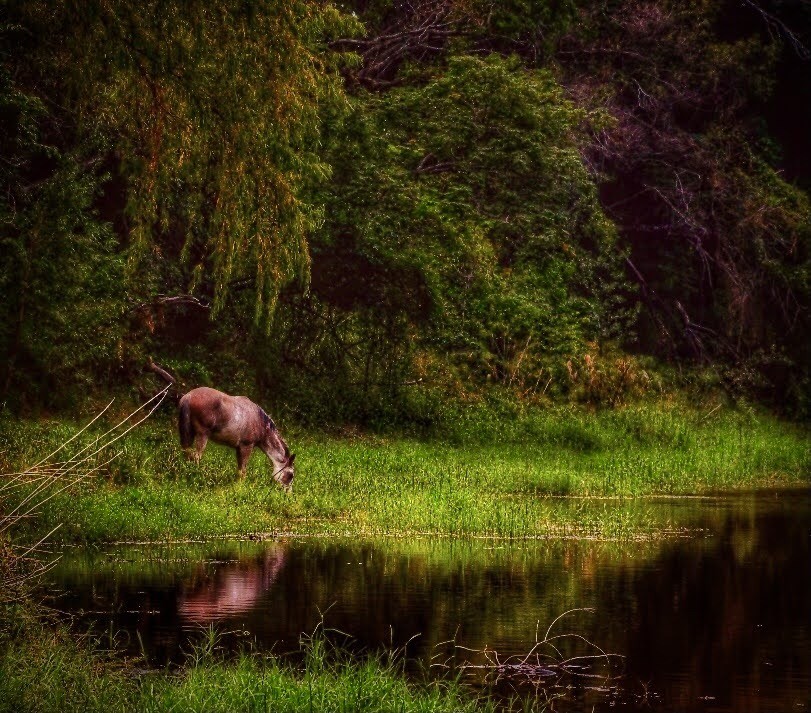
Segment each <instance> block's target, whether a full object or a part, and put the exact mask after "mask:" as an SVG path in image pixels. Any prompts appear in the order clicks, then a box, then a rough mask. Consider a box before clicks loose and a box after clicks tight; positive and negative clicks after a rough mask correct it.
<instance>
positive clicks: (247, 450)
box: [237, 443, 253, 479]
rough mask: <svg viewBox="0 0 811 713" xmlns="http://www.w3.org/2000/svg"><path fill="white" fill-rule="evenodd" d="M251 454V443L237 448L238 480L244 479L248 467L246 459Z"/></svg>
mask: <svg viewBox="0 0 811 713" xmlns="http://www.w3.org/2000/svg"><path fill="white" fill-rule="evenodd" d="M252 452H253V443H249V444H248V445H245V446H243V445H239V446H237V465H238V466H239V477H240V479H241V478H244V477H245V469H246V468H247V467H248V459H249V458H250V457H251V453H252Z"/></svg>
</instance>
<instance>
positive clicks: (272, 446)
mask: <svg viewBox="0 0 811 713" xmlns="http://www.w3.org/2000/svg"><path fill="white" fill-rule="evenodd" d="M179 406H180V414H179V419H178V426H179V428H180V444H181V445H182V446H183V448H185V449H189V448H191V447H192V446H194V453H192V457H193V458H194V460H195V461H197V462H199V461H200V458H201V456H202V455H203V451H204V450H205V448H206V443H208V439H209V438H210V439H211V440H212V441H214V442H215V443H222V444H223V445H226V446H231V447H232V448H235V449H236V451H237V463H238V465H239V477H240V478H242V477H243V476H244V475H245V468H246V467H247V466H248V459H249V458H250V456H251V452H252V451H253V449H254V446H258V447H259V448H260V449H261V450H262V451H264V453H265V455H266V456H267V457H268V458H270V460H271V461H272V462H273V470H274V473H273V477H274V479H275V480H276V482H278V483H280V484H281V485H283V486H284V488H285V489H286V490H289V489H290V488H291V483H292V482H293V475H294V471H293V461H294V460H295V458H296V456H295V454H294V453H290V449H289V448H288V447H287V444H286V443H285V442H284V439H283V438H282V437H281V435H280V434H279V429H277V428H276V424H275V423H273V421H272V420H271V418H270V416H268V415H267V414H266V413H265V412H264V411H263V410H262V409H261V408H260V407H259V406H257V405H256V404H255V403H254V402H253V401H251V400H250V399H248V398H246V397H244V396H229V395H228V394H224V393H223V392H222V391H217V390H216V389H209V388H207V387H205V386H203V387H200V388H199V389H192V390H191V391H189V393H187V394H185V395H184V396H183V397H182V398H181V399H180V404H179Z"/></svg>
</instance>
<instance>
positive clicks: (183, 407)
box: [177, 399, 194, 448]
mask: <svg viewBox="0 0 811 713" xmlns="http://www.w3.org/2000/svg"><path fill="white" fill-rule="evenodd" d="M177 428H178V431H180V445H181V446H183V448H191V447H192V445H193V444H194V427H193V426H192V424H191V407H190V406H189V402H188V401H186V400H183V399H181V400H180V410H179V412H178V417H177Z"/></svg>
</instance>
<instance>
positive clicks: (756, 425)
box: [0, 405, 809, 542]
mask: <svg viewBox="0 0 811 713" xmlns="http://www.w3.org/2000/svg"><path fill="white" fill-rule="evenodd" d="M75 430H76V426H75V425H72V424H67V423H64V422H54V421H47V422H30V421H28V422H19V421H9V420H6V421H4V422H3V424H2V445H0V451H2V453H3V458H4V461H5V462H4V463H3V464H2V465H3V469H4V470H5V471H6V472H9V471H13V470H17V469H19V467H20V466H22V465H24V464H29V463H32V462H35V461H36V460H37V459H38V458H40V457H41V456H42V455H43V454H44V453H47V452H48V449H49V448H51V447H52V446H53V445H54V444H57V443H59V442H61V441H63V440H65V439H66V438H68V437H69V436H70V435H72V434H73V433H74V432H75ZM285 435H286V436H287V437H288V441H289V442H290V444H291V446H292V448H293V450H294V451H296V452H297V454H298V456H297V475H296V481H295V487H294V492H293V494H286V493H284V492H282V491H281V490H279V489H278V488H277V487H276V486H275V485H274V484H273V482H272V481H271V479H270V475H271V470H270V468H269V463H268V462H266V461H265V460H264V459H263V457H261V455H260V454H255V455H254V457H253V459H252V461H251V465H250V467H249V471H248V476H247V478H246V479H245V480H244V481H242V482H237V481H236V479H235V470H236V465H235V457H234V453H233V451H232V450H230V449H225V448H221V447H217V446H209V448H208V450H207V452H206V454H205V456H204V459H203V462H202V463H201V464H200V465H199V466H198V465H195V464H192V463H190V462H188V461H187V460H186V459H185V458H184V456H183V454H182V453H181V451H180V448H179V445H178V443H177V437H176V435H175V432H174V425H173V423H172V422H171V421H170V420H169V419H168V418H166V419H165V420H159V421H153V422H151V423H149V424H148V425H147V424H145V425H144V426H141V427H139V428H138V429H137V430H135V431H133V432H132V433H131V434H129V435H128V436H127V437H126V438H125V439H122V441H120V442H119V443H120V444H121V447H120V448H119V450H120V451H121V452H120V455H119V456H118V457H117V458H116V460H114V461H113V462H112V463H111V464H110V465H109V466H107V468H106V469H105V471H106V472H105V475H99V476H95V477H93V478H92V479H89V480H87V481H85V482H83V483H82V484H81V485H80V487H78V489H75V490H73V491H72V492H70V493H67V492H66V493H62V494H59V495H57V496H55V497H54V498H52V499H51V500H49V501H48V502H47V503H45V504H44V505H43V507H42V508H41V510H40V513H39V517H38V518H37V519H36V524H35V525H32V526H31V527H32V529H35V530H36V531H37V532H47V531H49V530H50V529H52V528H53V527H55V526H56V525H57V524H59V523H64V525H63V527H62V528H61V529H60V530H59V531H58V532H57V533H56V535H55V537H56V538H57V539H62V540H69V541H77V542H103V541H119V540H161V539H185V538H205V537H220V536H245V535H249V534H252V533H275V534H279V533H293V534H315V535H335V534H342V535H357V534H365V535H375V534H382V535H409V534H416V533H435V534H443V535H459V536H476V535H484V536H498V537H519V538H520V537H544V536H561V535H564V536H592V537H607V538H619V539H622V538H628V537H634V536H637V535H639V534H651V533H653V534H655V533H656V532H658V531H660V530H662V529H667V527H668V523H659V522H653V521H652V520H651V518H650V517H649V516H648V514H647V513H646V511H645V509H644V508H640V507H623V506H622V504H619V505H618V504H617V503H616V502H615V501H611V500H600V499H599V498H604V497H607V496H609V497H612V496H621V497H636V498H638V497H644V496H655V495H688V494H697V493H707V492H711V491H729V490H740V489H752V488H761V487H791V486H805V485H807V484H808V483H809V438H808V431H807V430H805V429H803V428H801V427H797V426H792V425H788V424H784V423H781V422H779V421H777V420H775V419H774V418H772V417H770V416H766V415H753V414H751V413H744V412H739V411H732V410H723V409H718V410H716V411H714V412H712V413H709V414H708V413H706V412H697V411H694V410H690V409H687V408H681V407H676V406H670V407H665V406H662V405H645V406H637V407H632V408H626V409H622V410H616V411H604V412H598V413H596V414H595V413H589V412H586V411H583V410H565V411H564V410H561V411H544V412H535V413H534V414H531V415H523V416H520V415H519V416H514V417H513V418H505V417H504V415H503V414H501V415H495V416H491V415H488V414H487V413H484V412H472V413H471V414H468V415H467V416H465V415H464V414H463V415H460V418H459V419H458V420H457V421H456V422H455V424H454V427H453V429H451V430H449V431H448V432H447V433H445V434H444V435H443V437H442V438H433V439H424V440H415V439H409V438H401V437H398V438H394V437H392V438H384V437H380V436H354V437H352V436H344V437H335V436H331V437H327V436H324V435H321V434H313V433H296V432H295V431H289V430H288V431H287V432H286V433H285ZM553 496H579V498H587V499H579V498H578V497H568V498H560V497H553Z"/></svg>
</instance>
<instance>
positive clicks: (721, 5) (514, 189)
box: [0, 0, 811, 425]
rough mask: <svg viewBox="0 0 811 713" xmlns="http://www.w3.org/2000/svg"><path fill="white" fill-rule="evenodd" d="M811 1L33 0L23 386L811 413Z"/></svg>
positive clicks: (11, 383)
mask: <svg viewBox="0 0 811 713" xmlns="http://www.w3.org/2000/svg"><path fill="white" fill-rule="evenodd" d="M810 47H811V2H808V0H794V1H793V2H792V1H789V0H782V1H781V0H757V1H751V2H750V1H748V0H737V1H734V2H733V1H727V0H696V1H695V2H690V3H684V2H677V1H675V0H659V1H656V2H646V1H644V0H602V1H599V0H558V1H553V0H546V1H540V0H505V1H503V2H501V1H500V2H485V1H484V0H439V1H431V2H428V1H424V0H412V1H411V2H404V1H394V2H384V1H383V0H357V2H347V3H343V4H335V5H331V4H327V3H325V2H319V1H317V0H297V1H291V2H288V1H283V0H265V1H259V0H258V1H255V2H243V3H235V2H226V1H224V0H205V1H204V2H203V1H194V0H190V1H188V2H180V1H178V0H139V1H138V2H135V1H134V0H82V1H81V2H79V1H76V2H58V3H57V2H47V1H44V0H40V1H37V0H30V1H24V2H21V1H19V0H16V1H15V0H8V1H7V2H5V3H4V4H3V5H2V6H0V354H2V357H0V402H2V403H3V404H4V406H5V407H6V408H8V409H11V410H12V411H14V412H35V411H38V410H42V409H46V410H51V409H68V408H71V407H72V406H74V405H76V404H77V403H78V402H80V401H82V400H83V399H86V398H88V396H89V395H91V394H98V393H109V392H111V391H122V390H123V391H128V390H129V391H131V392H133V393H134V392H135V391H136V390H137V389H138V388H139V386H140V388H144V384H145V383H146V380H148V377H146V376H145V375H144V365H145V364H146V363H147V362H148V361H149V359H154V360H155V361H157V362H159V363H161V364H163V365H164V366H166V367H168V368H169V369H170V370H172V371H173V372H174V373H176V374H177V375H178V377H179V378H180V379H181V380H182V381H183V382H184V383H185V384H187V385H198V384H209V385H213V386H216V387H218V388H221V389H223V390H229V391H232V392H237V391H239V392H243V393H249V394H251V395H253V396H255V397H256V398H257V399H261V400H262V401H263V403H267V404H269V406H270V407H272V408H274V409H282V410H283V411H287V412H289V413H290V414H292V415H294V416H295V417H296V418H297V419H299V420H300V421H301V422H303V423H324V422H347V421H349V422H353V423H359V424H366V425H374V424H406V423H407V424H430V423H431V421H432V419H434V418H436V415H437V413H439V412H440V411H441V409H442V407H443V405H445V404H447V403H451V402H453V403H459V402H472V401H476V400H477V399H480V398H481V397H482V395H483V394H487V393H495V392H498V393H501V394H507V395H509V398H513V399H519V400H523V401H526V402H533V401H548V400H553V401H554V400H567V401H568V400H572V399H576V400H583V401H588V402H589V403H592V404H596V405H603V404H607V405H616V404H619V403H622V402H623V401H624V400H626V399H629V398H633V397H634V395H635V394H639V393H642V392H644V391H646V390H649V389H652V388H654V387H655V386H656V385H657V384H658V385H659V386H661V385H662V383H667V384H670V385H675V386H679V385H681V386H688V387H696V386H698V387H702V385H706V386H707V387H712V388H723V389H725V390H726V391H727V392H728V393H729V394H730V395H732V396H734V397H736V398H737V397H741V396H742V397H745V398H748V399H756V400H759V401H761V402H764V403H766V404H768V405H769V406H771V407H773V408H775V409H777V410H779V411H781V412H783V413H786V414H789V415H792V416H795V417H807V416H808V415H809V413H811V372H810V371H809V368H810V367H809V365H811V353H810V352H811V342H810V341H809V336H808V335H809V327H810V326H811V325H810V324H809V309H810V307H811V302H810V301H809V290H810V289H811V282H810V280H811V275H810V274H809V268H810V266H811V256H810V255H809V248H810V247H811V203H810V202H809V192H810V191H811V130H810V129H811V51H810V50H809V48H810Z"/></svg>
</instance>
